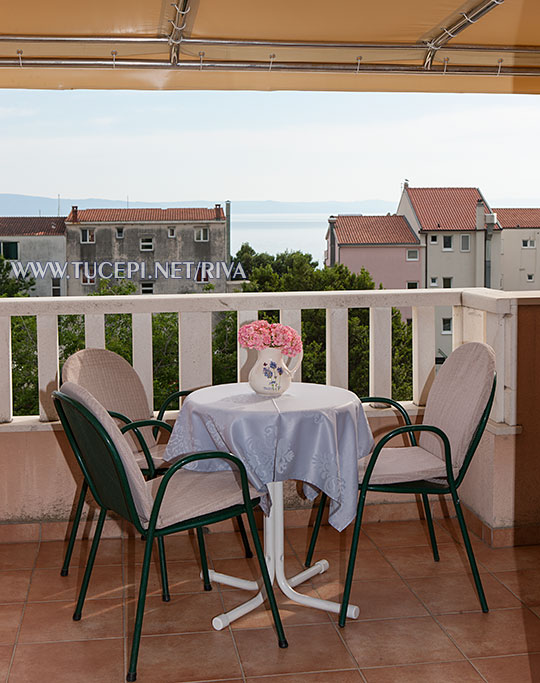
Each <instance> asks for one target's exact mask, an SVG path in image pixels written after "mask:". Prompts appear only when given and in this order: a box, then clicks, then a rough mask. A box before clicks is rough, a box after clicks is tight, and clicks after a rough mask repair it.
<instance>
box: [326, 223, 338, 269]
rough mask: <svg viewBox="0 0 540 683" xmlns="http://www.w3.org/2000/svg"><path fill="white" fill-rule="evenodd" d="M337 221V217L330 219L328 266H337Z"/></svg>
mask: <svg viewBox="0 0 540 683" xmlns="http://www.w3.org/2000/svg"><path fill="white" fill-rule="evenodd" d="M336 221H337V216H330V217H329V218H328V263H327V264H326V265H328V266H335V265H336V233H335V229H336Z"/></svg>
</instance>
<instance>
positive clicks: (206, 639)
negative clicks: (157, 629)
mask: <svg viewBox="0 0 540 683" xmlns="http://www.w3.org/2000/svg"><path fill="white" fill-rule="evenodd" d="M272 635H273V633H271V634H270V636H272ZM276 648H277V642H276ZM156 672H159V678H156ZM238 678H240V679H241V678H242V672H241V669H240V664H239V662H238V657H237V655H236V651H235V648H234V643H233V641H232V636H231V634H230V632H229V631H228V630H224V631H219V632H216V631H212V632H208V633H189V634H183V635H176V636H143V637H142V638H141V649H140V653H139V663H138V667H137V681H138V682H139V683H182V682H183V681H205V682H206V681H208V682H209V681H214V680H222V679H234V680H236V679H238Z"/></svg>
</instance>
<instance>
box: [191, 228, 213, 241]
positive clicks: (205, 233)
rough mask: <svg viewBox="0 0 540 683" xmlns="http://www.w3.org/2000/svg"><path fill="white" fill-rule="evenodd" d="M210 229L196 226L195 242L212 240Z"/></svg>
mask: <svg viewBox="0 0 540 683" xmlns="http://www.w3.org/2000/svg"><path fill="white" fill-rule="evenodd" d="M209 233H210V231H209V230H208V228H195V231H194V239H195V242H208V241H209V240H210V234H209Z"/></svg>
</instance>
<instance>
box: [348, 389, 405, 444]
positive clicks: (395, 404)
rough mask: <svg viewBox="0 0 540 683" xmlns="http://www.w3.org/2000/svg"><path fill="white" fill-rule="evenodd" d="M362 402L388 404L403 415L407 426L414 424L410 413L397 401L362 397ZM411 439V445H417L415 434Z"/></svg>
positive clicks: (377, 397) (381, 397) (376, 397)
mask: <svg viewBox="0 0 540 683" xmlns="http://www.w3.org/2000/svg"><path fill="white" fill-rule="evenodd" d="M360 400H361V401H362V403H386V404H388V405H389V406H392V408H395V409H396V410H397V411H398V412H399V413H401V416H402V417H403V419H404V420H405V424H406V425H411V424H412V422H411V418H410V417H409V413H408V412H407V411H406V410H405V408H404V407H403V406H402V405H401V403H398V402H397V401H394V400H393V399H391V398H384V397H383V396H361V397H360ZM409 439H410V441H411V445H413V446H416V445H417V443H416V437H415V436H414V433H412V432H411V433H410V434H409Z"/></svg>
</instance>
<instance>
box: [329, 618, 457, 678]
mask: <svg viewBox="0 0 540 683" xmlns="http://www.w3.org/2000/svg"><path fill="white" fill-rule="evenodd" d="M341 632H342V634H343V638H344V639H345V641H346V642H347V645H348V646H349V648H350V649H351V652H352V653H353V655H354V657H355V658H356V661H357V662H358V665H359V666H360V668H363V667H371V666H391V665H395V664H398V665H403V664H417V663H428V662H442V661H454V660H459V659H462V658H463V657H462V655H461V653H460V652H459V650H458V649H457V648H456V647H455V646H454V644H453V643H452V641H451V640H450V638H448V637H447V636H446V635H445V633H444V631H442V630H441V629H440V628H439V626H438V625H437V624H436V623H435V621H434V620H433V619H432V618H431V617H420V618H413V619H385V620H381V621H360V622H352V621H348V622H347V625H346V627H345V628H344V629H343V630H342V631H341Z"/></svg>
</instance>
